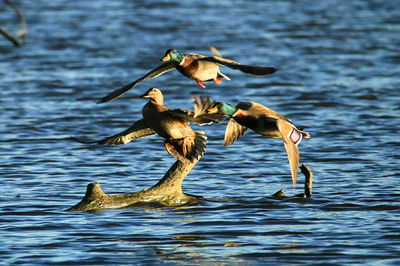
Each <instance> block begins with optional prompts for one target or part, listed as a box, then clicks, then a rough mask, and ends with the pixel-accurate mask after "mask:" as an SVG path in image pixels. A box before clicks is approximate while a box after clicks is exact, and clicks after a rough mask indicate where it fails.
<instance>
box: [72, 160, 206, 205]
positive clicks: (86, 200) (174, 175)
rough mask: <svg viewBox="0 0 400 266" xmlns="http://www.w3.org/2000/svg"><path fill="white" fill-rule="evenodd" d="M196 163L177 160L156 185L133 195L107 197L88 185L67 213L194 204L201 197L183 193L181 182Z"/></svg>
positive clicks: (92, 184)
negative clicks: (150, 203)
mask: <svg viewBox="0 0 400 266" xmlns="http://www.w3.org/2000/svg"><path fill="white" fill-rule="evenodd" d="M197 162H198V160H195V161H194V162H193V163H190V164H184V163H182V162H181V161H179V160H178V161H176V162H175V163H174V164H173V165H172V166H171V168H170V169H169V170H168V171H167V173H165V175H164V177H163V178H162V179H161V180H160V181H159V182H158V183H157V184H155V185H154V186H152V187H151V188H149V189H144V190H142V191H139V192H134V193H128V194H121V195H107V194H106V193H104V192H103V190H102V189H101V187H100V184H99V183H90V184H88V186H87V189H86V194H85V196H84V197H83V199H82V200H81V201H80V202H79V203H78V204H76V205H75V206H73V207H71V208H69V209H68V211H89V210H101V209H117V208H124V207H128V206H131V205H134V204H138V203H145V202H157V203H160V204H162V205H165V206H179V205H183V204H186V203H189V202H196V201H198V200H199V199H201V198H202V197H199V196H193V195H188V194H185V193H183V191H182V182H183V179H184V178H185V177H186V176H187V175H188V174H189V172H190V171H191V170H192V169H193V167H194V166H195V165H196V164H197Z"/></svg>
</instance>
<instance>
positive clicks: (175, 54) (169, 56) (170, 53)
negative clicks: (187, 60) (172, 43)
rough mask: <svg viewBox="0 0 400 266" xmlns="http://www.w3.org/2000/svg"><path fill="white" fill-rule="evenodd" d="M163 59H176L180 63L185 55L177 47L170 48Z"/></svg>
mask: <svg viewBox="0 0 400 266" xmlns="http://www.w3.org/2000/svg"><path fill="white" fill-rule="evenodd" d="M161 61H175V62H177V63H178V64H180V63H181V62H182V61H183V56H182V55H181V54H180V53H179V52H178V51H177V50H175V49H168V50H167V51H166V52H165V55H164V57H163V58H161Z"/></svg>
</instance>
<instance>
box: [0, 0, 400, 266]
mask: <svg viewBox="0 0 400 266" xmlns="http://www.w3.org/2000/svg"><path fill="white" fill-rule="evenodd" d="M15 2H16V3H17V4H18V6H19V8H20V9H21V11H22V12H23V14H24V15H25V17H26V20H27V26H28V36H27V39H26V41H25V43H24V45H23V46H22V47H13V46H12V44H11V43H10V42H8V41H7V40H5V39H4V38H2V37H1V36H0V86H1V90H0V130H1V132H0V176H1V178H0V230H1V234H0V240H1V243H2V245H1V247H0V261H1V262H2V264H5V265H12V264H52V265H54V264H89V265H93V264H194V265H199V264H209V265H214V264H218V265H257V264H268V265H270V264H279V265H289V264H302V265H304V264H309V265H318V264H321V265H322V264H323V265H328V264H331V265H336V264H340V265H366V264H368V265H399V264H400V229H399V221H400V205H399V196H400V189H399V185H398V183H399V178H400V166H399V159H400V153H399V147H400V141H399V124H400V92H399V88H400V78H399V77H400V2H399V1H395V0H393V1H390V0H389V1H373V0H368V1H357V0H346V1H342V0H339V1H244V0H239V1H234V2H232V1H165V2H164V1H156V0H150V1H145V2H144V1H143V2H142V1H129V0H117V1H105V0H97V1H28V0H21V1H15ZM0 25H1V26H3V27H4V28H6V29H8V30H9V31H11V32H16V31H17V30H18V28H19V26H18V19H17V18H16V17H15V14H14V13H13V10H12V9H11V8H10V7H8V6H7V5H5V4H1V5H0ZM210 45H212V46H215V47H217V48H218V49H219V50H220V52H221V53H222V55H223V56H225V57H226V58H230V59H233V60H236V61H238V62H241V63H245V64H253V65H264V66H273V67H276V68H278V72H276V73H275V74H273V75H271V76H268V77H265V78H255V77H250V76H247V75H245V74H243V73H241V72H239V71H235V70H231V69H229V68H222V71H223V72H224V73H225V74H227V75H228V76H229V77H230V78H231V79H232V80H231V81H223V83H222V84H220V85H215V84H213V83H207V88H205V89H202V88H200V87H199V86H197V84H196V83H195V82H194V81H192V80H189V79H186V78H185V77H183V76H182V75H180V74H179V73H178V72H176V71H175V72H169V73H167V74H165V75H163V76H160V77H158V78H157V79H152V80H148V81H146V82H143V83H141V84H139V85H138V86H137V87H136V88H135V89H132V90H131V91H130V92H128V93H127V94H125V95H124V96H123V97H121V98H120V99H118V100H115V101H113V102H111V103H107V104H102V105H98V104H96V101H97V100H98V99H99V98H101V97H103V96H105V95H106V94H107V93H109V92H110V91H112V90H114V89H116V88H119V87H120V86H123V85H125V84H127V83H129V82H131V81H132V80H134V79H136V78H137V77H139V76H141V75H143V74H144V73H146V72H147V71H148V70H150V69H152V68H154V67H156V66H158V65H159V64H160V62H159V59H160V58H161V57H162V56H163V54H164V51H165V50H166V49H167V48H176V49H178V50H180V51H181V52H183V53H187V52H196V53H202V54H211V52H210V51H209V50H208V46H210ZM150 87H158V88H160V89H161V90H162V91H163V93H164V96H165V105H166V106H168V107H171V108H188V109H190V108H191V105H192V103H191V99H190V98H191V97H192V96H195V95H202V96H205V95H209V96H210V97H211V98H212V99H214V100H217V101H226V102H229V103H232V104H236V103H238V102H239V101H248V100H251V101H256V102H260V103H262V104H264V105H265V106H268V107H269V108H272V109H274V110H276V111H277V112H280V113H281V114H283V115H285V116H286V117H288V118H290V119H291V120H292V121H293V122H294V123H295V124H296V125H299V126H305V127H306V130H307V131H308V132H309V133H310V134H311V138H310V139H303V141H302V142H301V144H300V153H301V163H306V164H307V165H308V166H310V168H311V169H312V171H313V173H314V183H313V198H312V199H302V198H296V197H293V196H294V195H295V194H297V193H300V192H302V186H303V182H304V180H303V179H304V178H303V176H302V175H301V174H300V176H299V182H298V184H297V187H296V190H293V188H292V184H291V178H290V170H289V165H288V163H287V159H286V154H285V151H284V147H283V144H282V141H281V140H272V139H264V138H262V137H261V136H260V135H257V134H255V133H253V132H251V131H248V132H246V133H245V135H244V136H243V137H242V138H241V139H240V140H239V141H238V142H236V143H235V144H234V145H232V146H230V147H228V148H224V147H223V146H222V143H223V135H224V131H225V125H226V124H225V123H223V124H222V125H212V126H207V127H199V126H196V125H193V127H194V128H195V129H201V130H204V131H205V132H206V134H207V136H208V138H209V145H208V149H207V152H206V154H205V157H204V158H203V159H201V160H200V162H199V163H198V164H197V165H196V166H195V167H194V169H193V170H192V171H191V172H190V174H189V175H188V176H187V177H186V178H185V180H184V182H183V189H184V191H185V192H186V193H190V194H195V195H202V196H203V197H205V198H206V200H203V201H200V202H199V203H198V204H195V205H190V206H182V207H177V208H169V207H159V206H152V205H149V206H147V205H143V206H136V207H132V208H126V209H114V210H102V211H98V212H67V211H65V210H66V209H67V208H69V207H71V206H73V205H75V204H76V203H78V202H79V201H80V200H81V199H82V197H83V196H84V194H85V190H86V185H87V184H88V183H90V182H99V183H100V184H101V187H102V189H103V190H104V191H105V192H106V193H129V192H136V191H140V190H142V189H144V188H148V187H151V186H152V185H154V184H155V183H157V182H158V180H159V179H160V178H161V177H162V176H163V174H164V173H165V172H166V171H167V170H168V168H169V167H170V165H172V164H173V163H174V162H175V160H174V158H172V157H171V156H169V155H168V154H167V152H166V151H165V149H164V147H163V145H162V144H163V140H162V139H161V138H160V137H157V136H154V137H148V138H143V139H138V140H135V141H133V142H132V143H129V144H128V145H124V146H117V147H115V146H113V147H108V146H100V145H93V146H91V145H83V144H80V143H77V142H73V141H71V139H70V137H71V136H85V137H88V138H92V139H98V138H102V137H106V136H109V135H112V134H115V133H117V132H120V131H122V130H124V129H126V128H127V127H129V126H130V125H131V124H132V122H133V121H135V120H137V119H139V118H140V117H141V108H142V106H143V105H144V103H145V102H144V101H143V100H141V99H136V98H135V96H137V95H139V94H142V93H144V92H145V91H146V90H147V89H148V88H150ZM280 189H284V190H285V192H286V195H287V197H285V198H283V199H277V198H273V197H271V195H272V194H273V193H275V192H276V191H278V190H280Z"/></svg>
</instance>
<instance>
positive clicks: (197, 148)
mask: <svg viewBox="0 0 400 266" xmlns="http://www.w3.org/2000/svg"><path fill="white" fill-rule="evenodd" d="M140 97H142V98H148V99H149V102H148V103H146V104H145V105H144V107H143V109H142V116H143V119H140V120H138V121H136V122H135V123H134V124H133V125H132V126H131V127H129V128H128V129H126V130H125V131H123V132H121V133H119V134H116V135H114V136H111V137H108V138H105V139H103V140H100V141H90V142H88V141H81V142H84V143H99V144H109V145H120V144H127V143H129V142H131V141H132V140H133V139H135V138H141V137H145V136H150V135H155V134H158V135H159V136H161V137H163V138H164V139H165V142H164V146H165V148H166V150H167V151H168V153H169V154H171V155H172V156H174V157H176V158H177V159H179V160H180V161H181V162H183V163H185V164H189V163H191V162H193V161H194V160H195V159H199V158H201V157H202V156H203V154H204V152H205V149H206V147H207V136H206V135H205V134H204V132H203V131H194V130H193V129H192V128H191V127H190V124H189V121H193V122H196V123H198V124H200V125H204V124H209V123H212V122H218V121H219V120H222V119H223V116H222V115H221V114H218V115H217V116H216V115H215V114H214V115H213V114H207V113H205V110H206V109H207V108H208V107H209V106H210V105H212V104H214V102H212V103H210V102H209V99H208V97H205V100H204V101H202V99H201V98H200V97H197V98H193V101H194V103H195V105H194V106H195V109H194V111H193V112H192V111H188V110H185V109H169V108H167V107H165V106H164V105H163V102H164V97H163V94H162V92H161V91H160V90H159V89H157V88H151V89H149V90H148V91H147V92H146V93H145V94H143V95H141V96H140Z"/></svg>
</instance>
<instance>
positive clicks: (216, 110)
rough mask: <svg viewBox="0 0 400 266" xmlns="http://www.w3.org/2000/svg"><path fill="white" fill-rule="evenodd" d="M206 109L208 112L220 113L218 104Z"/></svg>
mask: <svg viewBox="0 0 400 266" xmlns="http://www.w3.org/2000/svg"><path fill="white" fill-rule="evenodd" d="M206 111H207V113H208V114H216V113H218V107H217V106H216V105H212V106H210V107H209V108H207V110H206Z"/></svg>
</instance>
